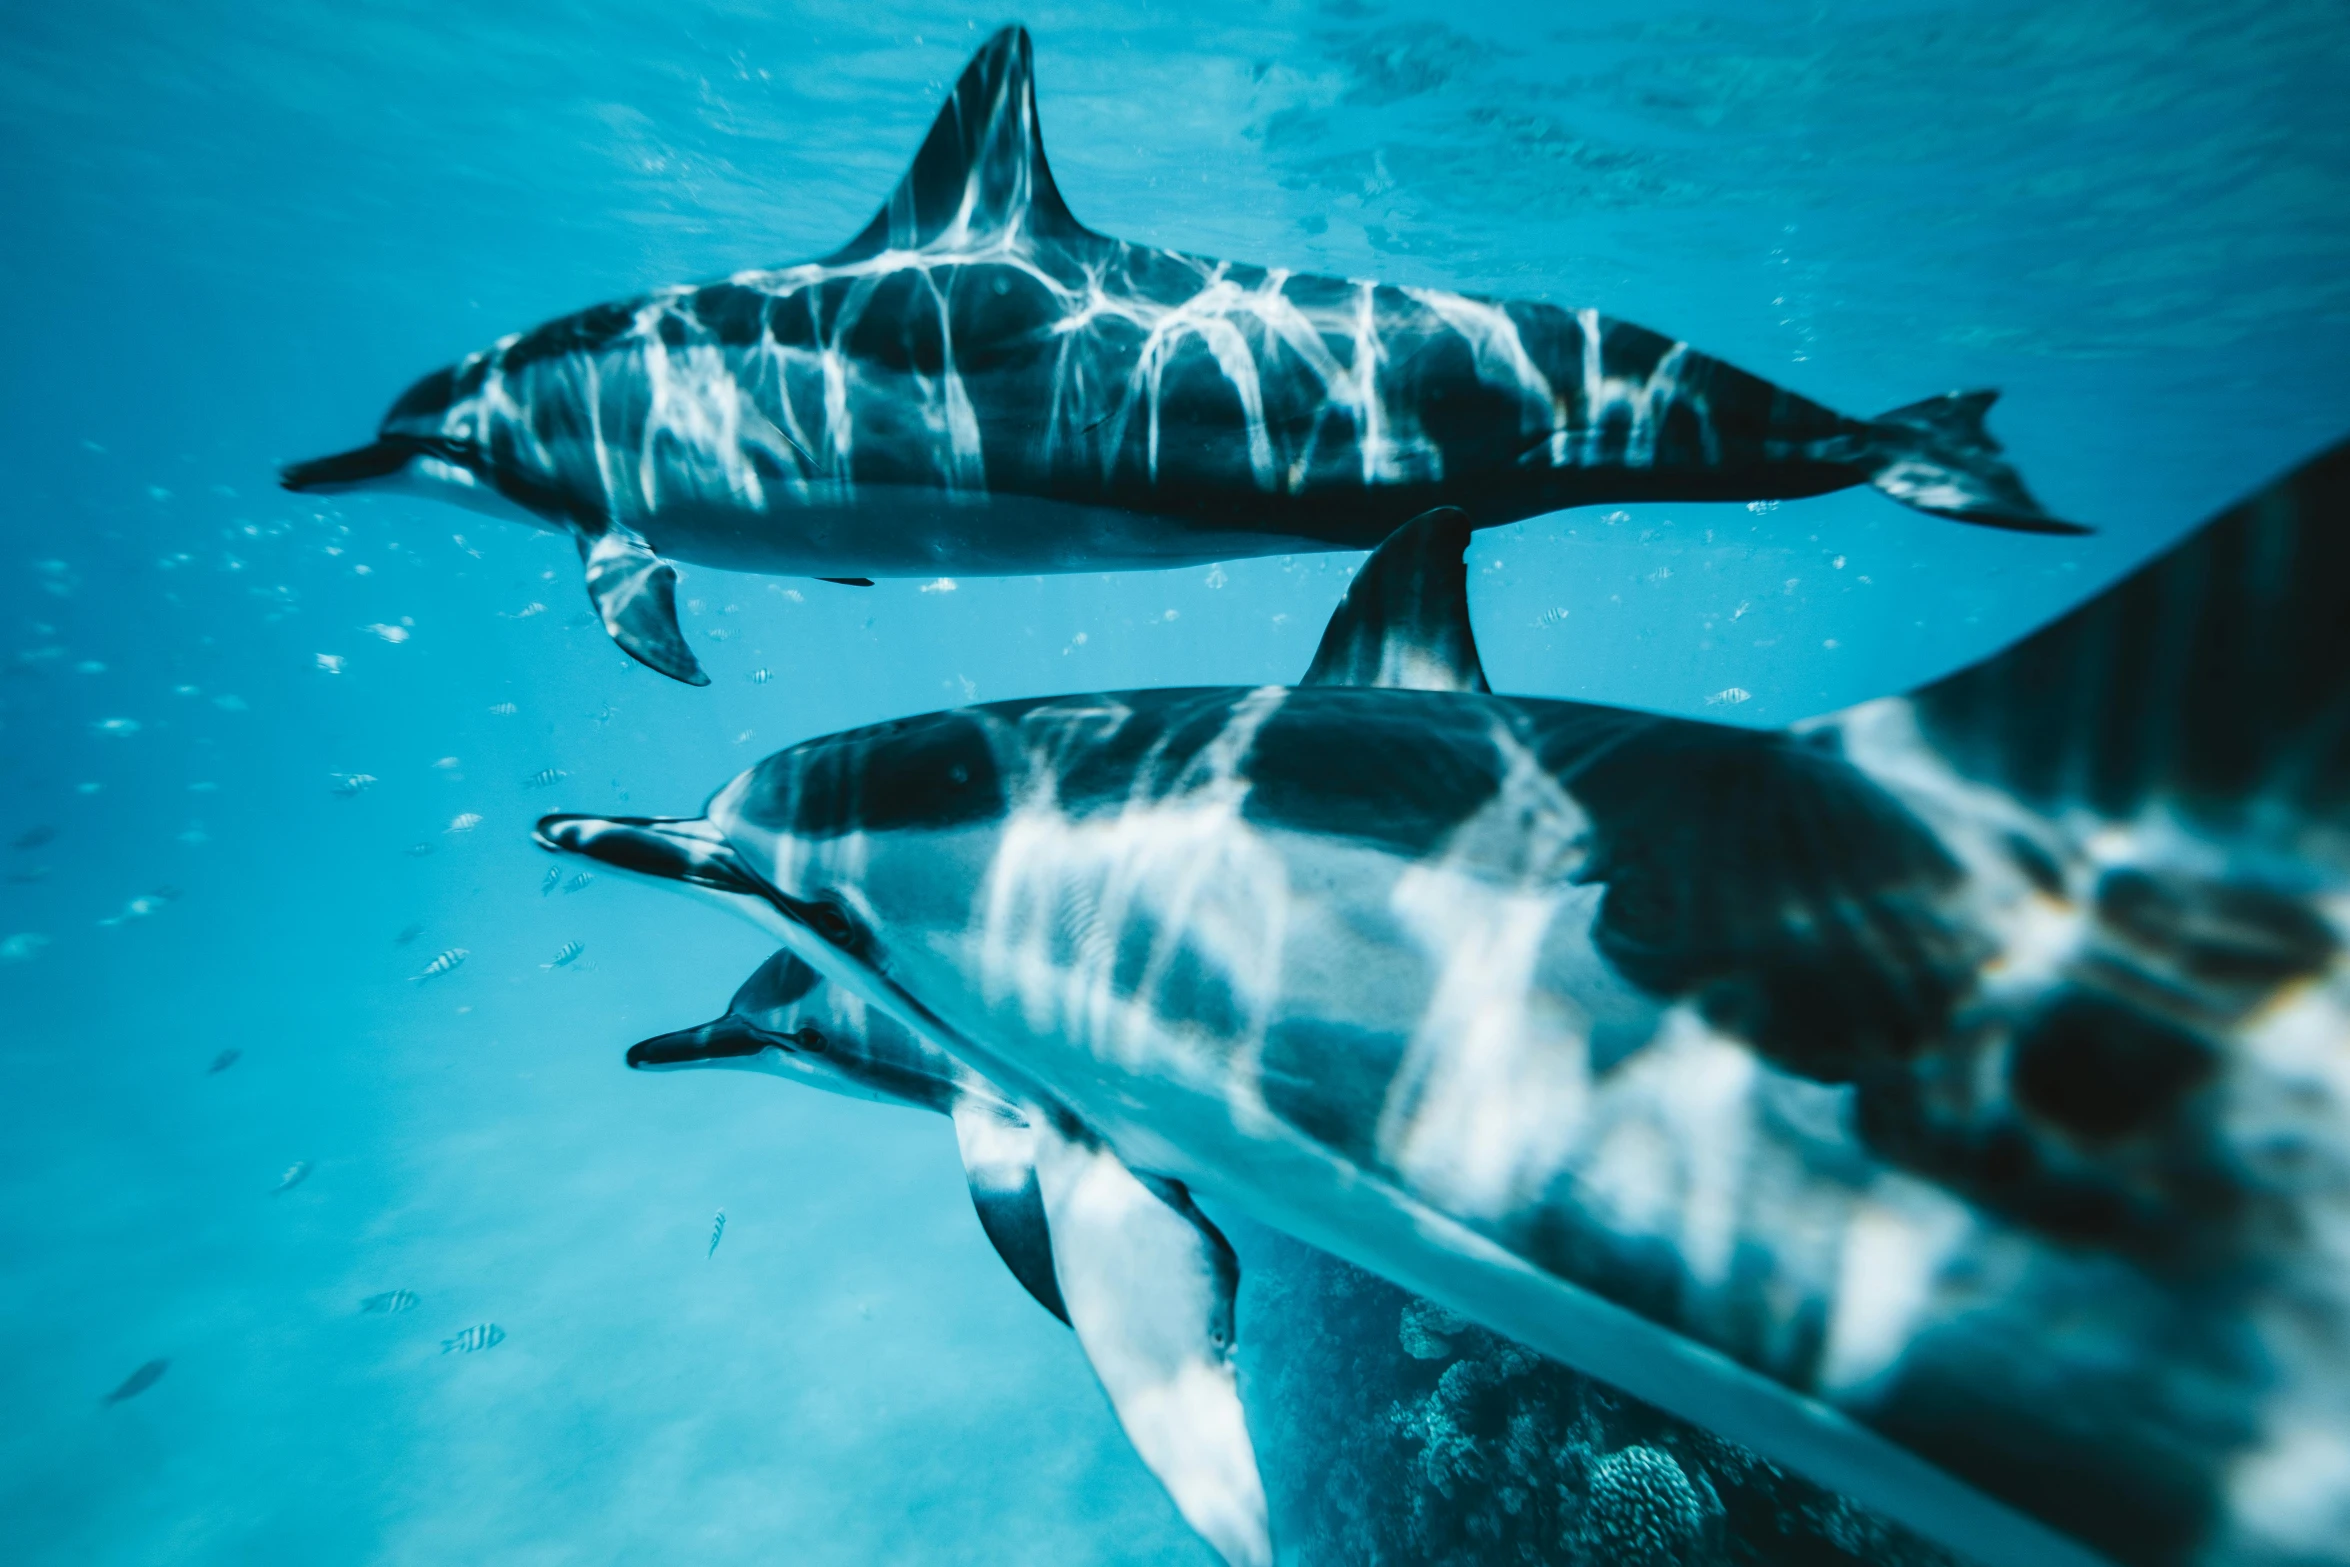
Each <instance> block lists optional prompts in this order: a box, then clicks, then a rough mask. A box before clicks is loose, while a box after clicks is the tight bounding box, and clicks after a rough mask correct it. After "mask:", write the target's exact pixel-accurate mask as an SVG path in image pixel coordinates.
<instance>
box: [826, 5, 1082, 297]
mask: <svg viewBox="0 0 2350 1567" xmlns="http://www.w3.org/2000/svg"><path fill="white" fill-rule="evenodd" d="M1035 72H1036V67H1035V61H1034V58H1033V52H1032V51H1031V49H1030V47H1029V43H1028V31H1027V29H1026V28H1022V27H1007V28H1005V29H1004V30H1003V31H1002V32H999V33H997V34H996V35H995V36H994V37H993V38H990V39H989V40H988V41H987V42H986V43H984V44H982V45H980V48H979V52H978V53H977V54H975V55H973V56H972V57H971V63H970V64H969V65H966V66H965V67H963V75H962V79H961V80H959V81H957V82H956V83H955V91H954V95H953V96H952V97H950V98H948V99H947V101H946V107H944V108H942V109H940V110H939V111H938V118H937V119H936V120H935V121H933V122H932V123H931V127H930V134H929V135H928V136H927V137H925V138H923V141H922V150H921V151H919V152H917V153H915V154H914V164H913V167H911V168H909V169H907V170H906V174H905V178H903V179H901V180H899V181H898V186H897V189H896V190H893V191H891V192H890V196H889V200H888V201H887V202H885V203H883V205H882V208H881V210H880V211H879V212H877V213H875V214H874V216H873V221H872V222H871V223H868V224H866V225H865V231H864V232H863V233H862V234H859V235H858V236H857V237H856V238H855V239H854V240H851V241H850V242H849V244H848V245H847V246H846V248H844V249H842V250H840V251H839V252H837V253H836V254H834V255H833V256H832V257H831V258H830V259H831V260H832V261H834V262H841V261H853V260H856V259H859V258H861V257H865V256H875V255H879V254H880V253H881V252H883V251H885V250H919V249H922V248H923V247H925V246H929V245H935V244H939V243H942V242H943V243H946V244H950V245H960V244H965V243H969V244H973V245H978V244H985V243H987V242H989V241H991V240H1000V239H1001V238H1003V237H1004V236H1006V235H1007V234H1012V233H1025V234H1027V235H1029V236H1032V237H1034V238H1037V239H1042V240H1068V239H1075V238H1080V237H1085V236H1086V235H1087V233H1088V231H1087V229H1086V228H1085V226H1084V225H1083V224H1081V223H1079V222H1078V221H1077V220H1076V219H1075V218H1074V217H1072V216H1070V214H1069V208H1068V205H1067V204H1066V203H1065V202H1063V201H1062V200H1061V192H1060V189H1059V187H1058V186H1056V185H1054V183H1053V171H1052V170H1051V169H1050V168H1048V167H1047V166H1046V165H1045V161H1044V137H1043V133H1042V132H1041V131H1040V130H1039V129H1038V127H1037V123H1036V84H1035Z"/></svg>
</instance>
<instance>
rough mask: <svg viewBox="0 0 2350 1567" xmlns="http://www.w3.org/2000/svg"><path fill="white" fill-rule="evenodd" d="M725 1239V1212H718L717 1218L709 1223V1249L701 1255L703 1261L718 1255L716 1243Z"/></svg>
mask: <svg viewBox="0 0 2350 1567" xmlns="http://www.w3.org/2000/svg"><path fill="white" fill-rule="evenodd" d="M725 1237H726V1210H725V1209H724V1208H721V1209H719V1210H718V1217H717V1218H715V1219H712V1220H711V1221H710V1249H709V1250H708V1251H706V1252H704V1253H702V1258H703V1260H704V1261H708V1260H709V1259H710V1258H712V1257H715V1256H717V1255H718V1243H719V1242H720V1241H721V1240H723V1239H725Z"/></svg>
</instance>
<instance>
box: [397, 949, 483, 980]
mask: <svg viewBox="0 0 2350 1567" xmlns="http://www.w3.org/2000/svg"><path fill="white" fill-rule="evenodd" d="M471 956H473V954H472V953H470V952H467V951H466V950H465V949H464V948H463V947H451V948H450V949H449V950H448V951H446V952H444V953H442V954H441V955H440V956H438V957H436V958H434V959H433V960H432V961H431V962H430V963H427V964H426V965H425V966H424V972H423V973H421V974H411V975H409V976H408V982H409V983H410V984H415V983H416V982H417V981H418V980H426V979H431V978H432V977H433V976H435V975H437V974H454V973H455V972H456V971H457V970H459V969H460V968H463V967H464V966H465V960H466V959H467V958H469V957H471Z"/></svg>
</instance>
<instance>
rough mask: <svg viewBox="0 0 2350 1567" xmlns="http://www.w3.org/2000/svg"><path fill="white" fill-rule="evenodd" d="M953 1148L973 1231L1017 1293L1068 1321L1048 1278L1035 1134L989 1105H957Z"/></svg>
mask: <svg viewBox="0 0 2350 1567" xmlns="http://www.w3.org/2000/svg"><path fill="white" fill-rule="evenodd" d="M953 1114H954V1118H955V1145H956V1147H957V1148H958V1149H960V1150H961V1151H962V1155H963V1174H964V1175H965V1176H966V1177H967V1178H968V1179H969V1180H970V1182H971V1206H972V1207H974V1208H976V1209H977V1210H979V1227H980V1228H981V1229H983V1230H985V1231H987V1238H988V1240H989V1241H991V1242H993V1243H994V1245H995V1254H996V1255H997V1256H999V1257H1001V1258H1003V1259H1004V1266H1005V1267H1007V1268H1009V1269H1011V1270H1012V1277H1013V1278H1016V1279H1018V1280H1019V1281H1020V1287H1021V1288H1022V1289H1025V1290H1026V1291H1028V1293H1029V1294H1031V1295H1033V1296H1035V1297H1036V1303H1037V1304H1038V1305H1040V1306H1042V1307H1043V1308H1044V1309H1045V1310H1047V1311H1049V1312H1051V1313H1052V1314H1053V1315H1054V1316H1056V1317H1059V1318H1060V1319H1061V1320H1062V1321H1063V1322H1067V1321H1068V1320H1069V1308H1068V1306H1067V1305H1065V1304H1064V1303H1063V1302H1062V1300H1061V1286H1060V1285H1059V1284H1058V1283H1057V1282H1055V1280H1054V1278H1053V1240H1052V1232H1051V1230H1049V1229H1048V1228H1047V1227H1046V1225H1045V1217H1044V1195H1043V1192H1042V1190H1041V1189H1040V1188H1039V1187H1038V1185H1037V1182H1036V1129H1035V1128H1034V1127H1033V1126H1030V1125H1028V1124H1026V1123H1024V1122H1021V1121H1017V1120H1014V1119H1013V1118H1012V1117H1010V1116H1008V1115H1006V1114H1004V1113H1003V1111H1001V1110H999V1109H997V1108H995V1107H994V1106H992V1105H985V1104H979V1103H976V1102H974V1101H972V1100H969V1099H964V1100H959V1101H957V1102H956V1104H955V1108H954V1111H953Z"/></svg>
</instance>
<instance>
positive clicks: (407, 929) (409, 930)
mask: <svg viewBox="0 0 2350 1567" xmlns="http://www.w3.org/2000/svg"><path fill="white" fill-rule="evenodd" d="M423 934H424V926H423V924H422V923H421V922H419V923H417V924H414V925H403V926H401V927H400V934H398V935H397V936H394V937H393V938H392V945H393V946H395V947H405V946H406V945H408V943H410V942H411V941H414V940H415V939H416V938H417V937H419V936H421V935H423Z"/></svg>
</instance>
